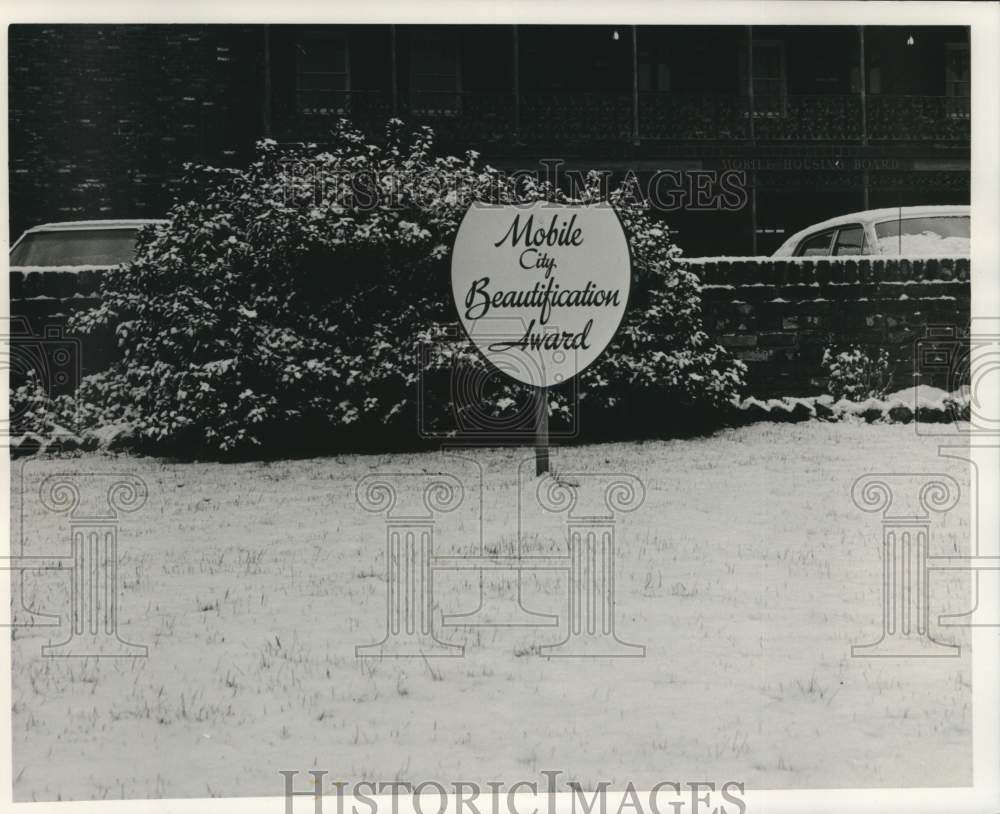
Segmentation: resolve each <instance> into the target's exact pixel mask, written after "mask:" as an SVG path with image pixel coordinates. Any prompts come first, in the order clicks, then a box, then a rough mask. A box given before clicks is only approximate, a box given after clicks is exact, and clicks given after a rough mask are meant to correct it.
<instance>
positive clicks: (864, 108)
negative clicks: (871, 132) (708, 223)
mask: <svg viewBox="0 0 1000 814" xmlns="http://www.w3.org/2000/svg"><path fill="white" fill-rule="evenodd" d="M858 69H859V71H860V76H861V78H860V81H859V82H858V85H859V87H860V89H861V146H862V147H864V146H867V144H868V71H867V70H866V69H865V27H864V26H863V25H859V26H858ZM861 177H862V192H863V197H862V204H863V205H862V207H861V208H862V209H869V208H870V206H869V204H868V187H869V183H870V181H869V178H868V170H867V169H865V170H862V173H861Z"/></svg>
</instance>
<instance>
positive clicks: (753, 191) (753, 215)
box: [747, 25, 757, 257]
mask: <svg viewBox="0 0 1000 814" xmlns="http://www.w3.org/2000/svg"><path fill="white" fill-rule="evenodd" d="M753 116H754V102H753V26H752V25H748V26H747V122H748V125H747V126H748V130H747V133H748V135H749V136H750V143H751V144H754V143H755V142H756V137H755V136H754V128H753ZM750 245H751V251H752V252H753V255H754V256H755V257H756V256H757V171H756V170H754V171H752V172H751V173H750Z"/></svg>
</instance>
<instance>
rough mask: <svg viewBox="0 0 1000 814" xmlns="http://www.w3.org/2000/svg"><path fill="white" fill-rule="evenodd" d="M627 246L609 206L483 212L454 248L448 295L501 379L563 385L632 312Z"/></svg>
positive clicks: (474, 212) (476, 212)
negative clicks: (502, 375) (503, 376)
mask: <svg viewBox="0 0 1000 814" xmlns="http://www.w3.org/2000/svg"><path fill="white" fill-rule="evenodd" d="M630 280H631V264H630V260H629V248H628V240H627V239H626V237H625V231H624V230H623V229H622V225H621V221H619V219H618V216H617V214H616V213H615V211H614V209H613V208H612V207H611V206H610V205H608V204H594V205H588V206H572V205H568V204H553V203H547V202H544V201H540V202H537V203H534V204H531V205H522V206H513V205H510V206H500V205H496V206H494V205H489V204H481V203H476V204H473V205H472V207H471V208H470V209H469V211H468V212H467V213H466V215H465V218H464V219H463V220H462V224H461V226H460V227H459V229H458V235H457V236H456V238H455V247H454V251H453V253H452V261H451V285H452V293H453V294H454V297H455V307H456V308H457V309H458V314H459V317H460V319H461V321H462V324H463V325H464V326H465V330H466V332H467V333H468V334H469V337H470V338H471V339H472V341H473V342H474V343H475V344H476V346H477V347H478V348H479V350H480V351H481V352H482V354H483V355H484V356H485V357H486V358H487V359H488V360H489V361H490V362H491V363H492V364H493V365H495V366H496V367H497V368H498V369H499V370H501V371H502V372H504V373H506V374H507V375H508V376H511V377H512V378H514V379H517V380H518V381H521V382H524V383H525V384H530V385H534V386H535V387H550V386H552V385H556V384H559V383H560V382H564V381H566V380H568V379H570V378H572V377H573V376H575V375H576V374H577V373H579V372H580V371H581V370H583V369H584V368H586V367H587V366H588V365H589V364H591V363H592V362H593V361H594V360H595V359H596V358H597V357H598V356H600V354H601V352H602V351H603V350H604V348H605V347H607V345H608V343H609V342H610V341H611V339H612V337H614V335H615V332H616V331H617V330H618V326H619V324H620V323H621V320H622V317H623V316H624V314H625V308H626V306H627V304H628V295H629V282H630Z"/></svg>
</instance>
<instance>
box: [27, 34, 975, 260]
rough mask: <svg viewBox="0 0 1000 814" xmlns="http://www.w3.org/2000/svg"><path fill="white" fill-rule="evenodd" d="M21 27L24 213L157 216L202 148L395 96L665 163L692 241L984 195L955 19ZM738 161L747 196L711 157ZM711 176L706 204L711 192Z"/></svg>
mask: <svg viewBox="0 0 1000 814" xmlns="http://www.w3.org/2000/svg"><path fill="white" fill-rule="evenodd" d="M9 37H10V55H11V56H10V72H9V76H10V95H9V98H10V137H11V138H10V145H11V149H10V158H11V164H10V173H11V186H10V189H11V210H10V211H11V234H12V236H14V237H16V236H17V235H18V234H19V233H20V232H21V231H22V230H23V229H25V228H27V227H28V226H31V225H33V224H35V223H39V222H44V221H52V220H74V219H83V218H105V217H141V216H146V217H151V216H159V215H162V214H163V212H164V211H165V210H166V208H167V207H168V206H169V204H170V201H171V199H172V194H173V193H172V186H173V181H174V179H176V178H177V176H178V175H179V172H180V168H181V166H182V164H183V163H184V162H187V161H199V162H201V161H204V162H210V163H216V164H240V163H243V162H245V161H247V159H248V157H249V155H250V154H251V152H252V149H253V143H254V141H255V140H256V139H258V138H260V137H262V136H269V137H272V138H276V139H279V140H289V141H301V140H314V141H322V140H323V139H324V137H325V135H326V134H327V133H328V132H329V129H330V126H331V123H332V122H333V121H334V120H336V119H337V118H339V117H341V116H346V117H349V118H351V119H353V120H354V121H355V122H356V124H358V125H359V126H360V127H362V128H363V129H365V130H366V131H368V132H370V133H371V134H372V135H373V137H378V134H379V133H380V132H381V130H382V128H383V126H384V124H385V121H386V119H388V118H389V117H391V116H393V115H395V116H398V117H400V118H402V119H404V120H406V121H407V122H410V123H414V124H429V125H431V126H433V127H434V128H435V130H436V131H437V132H438V133H439V141H440V142H441V144H442V147H443V148H444V149H449V150H455V151H463V150H465V149H468V148H475V149H477V150H479V151H480V152H481V153H482V155H483V157H484V159H486V160H488V161H490V162H491V163H493V164H495V165H498V166H501V167H505V168H514V167H519V168H532V167H534V166H537V162H538V161H539V159H542V158H552V159H561V160H563V161H565V162H566V166H567V167H569V168H577V169H589V168H597V169H608V170H611V171H613V172H615V173H619V174H623V173H625V172H626V171H632V172H633V173H635V174H636V175H637V176H638V177H640V179H648V178H649V177H651V176H652V175H653V174H654V173H657V172H661V173H662V172H664V171H666V172H669V173H673V175H671V176H669V177H670V178H671V179H675V180H676V184H677V188H678V190H679V191H680V193H681V194H680V195H679V196H673V197H674V199H675V200H676V201H677V206H676V207H674V206H671V207H666V209H668V210H670V211H664V213H663V217H664V218H665V219H666V220H667V221H668V222H669V223H670V225H671V226H672V227H674V228H675V229H677V230H678V240H679V242H680V244H681V246H682V247H683V248H684V249H685V251H686V252H687V253H688V254H689V255H698V254H713V255H718V254H753V253H769V252H770V251H772V250H773V249H774V248H775V247H776V246H777V245H778V244H779V243H781V241H782V240H783V238H784V237H785V236H787V234H789V233H791V232H793V231H795V230H797V229H799V228H801V227H803V226H806V225H808V224H810V223H813V222H815V221H818V220H821V219H824V218H826V217H830V216H832V215H836V214H842V213H845V212H849V211H853V210H858V209H866V208H874V207H880V206H891V205H907V204H925V203H968V199H969V159H970V156H969V87H970V84H969V83H970V79H969V36H968V29H966V28H959V27H934V28H931V27H907V26H895V27H864V28H861V27H857V26H835V27H829V26H827V27H788V26H781V27H753V28H749V27H745V26H740V27H737V26H733V27H719V26H714V27H691V26H683V27H682V26H663V27H658V26H640V27H631V26H618V27H614V26H586V27H571V26H559V27H556V26H517V27H513V26H492V27H486V26H452V27H449V26H249V25H235V26H232V25H227V26H186V25H171V26H133V25H128V26H123V25H117V26H111V25H108V26H61V25H60V26H54V25H19V26H12V27H11V28H10V29H9ZM724 170H734V171H738V172H743V173H745V176H743V177H742V178H743V180H742V183H743V184H744V189H745V191H746V195H745V199H744V200H742V201H741V204H740V206H739V207H738V208H736V210H735V211H719V207H718V206H717V205H715V204H713V203H712V202H711V201H712V194H711V187H712V184H713V183H714V182H713V180H712V179H713V177H714V176H712V175H711V173H712V172H719V171H724ZM699 184H705V185H706V188H707V189H709V194H708V198H707V200H708V203H707V204H705V205H702V206H699V205H697V203H696V202H695V200H694V198H695V196H694V195H693V194H692V193H693V191H694V190H695V188H696V187H697V186H698V185H699Z"/></svg>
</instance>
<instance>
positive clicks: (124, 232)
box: [10, 227, 138, 266]
mask: <svg viewBox="0 0 1000 814" xmlns="http://www.w3.org/2000/svg"><path fill="white" fill-rule="evenodd" d="M137 231H138V229H136V228H135V227H131V228H121V229H72V230H65V231H51V232H32V233H30V234H28V235H25V236H24V240H22V241H21V242H20V243H18V244H17V246H16V247H15V248H14V250H13V251H12V252H11V253H10V264H11V265H12V266H117V265H118V264H119V263H128V262H130V261H131V260H132V259H133V258H134V257H135V238H136V232H137Z"/></svg>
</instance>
